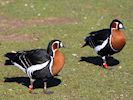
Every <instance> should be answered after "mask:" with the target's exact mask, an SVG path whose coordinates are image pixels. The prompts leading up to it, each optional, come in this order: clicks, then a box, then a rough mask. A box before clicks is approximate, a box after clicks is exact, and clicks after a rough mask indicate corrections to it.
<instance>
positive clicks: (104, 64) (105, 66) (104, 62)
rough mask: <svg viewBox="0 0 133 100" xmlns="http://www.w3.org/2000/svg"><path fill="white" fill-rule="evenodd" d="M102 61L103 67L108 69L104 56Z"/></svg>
mask: <svg viewBox="0 0 133 100" xmlns="http://www.w3.org/2000/svg"><path fill="white" fill-rule="evenodd" d="M102 60H103V67H104V68H106V69H107V68H108V64H107V61H106V56H103V57H102Z"/></svg>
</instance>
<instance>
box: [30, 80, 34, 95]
mask: <svg viewBox="0 0 133 100" xmlns="http://www.w3.org/2000/svg"><path fill="white" fill-rule="evenodd" d="M34 81H35V80H33V79H30V85H29V92H30V93H31V92H32V90H33V83H34Z"/></svg>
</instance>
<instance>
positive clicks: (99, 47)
mask: <svg viewBox="0 0 133 100" xmlns="http://www.w3.org/2000/svg"><path fill="white" fill-rule="evenodd" d="M107 43H108V38H107V39H106V40H105V41H104V42H103V43H102V45H98V46H96V47H95V48H94V51H95V52H96V53H97V52H98V51H100V50H101V49H103V48H104V47H105V46H106V44H107Z"/></svg>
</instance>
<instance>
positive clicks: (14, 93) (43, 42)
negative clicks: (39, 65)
mask: <svg viewBox="0 0 133 100" xmlns="http://www.w3.org/2000/svg"><path fill="white" fill-rule="evenodd" d="M132 5H133V2H132V1H131V0H125V1H124V0H100V1H96V0H9V1H8V0H0V35H7V36H8V35H10V34H18V35H19V34H20V35H23V34H27V35H28V36H30V35H34V34H35V38H37V40H34V39H33V40H32V41H23V40H17V41H14V40H12V39H11V38H10V39H9V40H5V41H4V40H0V49H1V50H0V73H1V74H0V99H1V100H18V99H19V100H25V99H27V98H28V99H29V100H36V99H38V100H42V99H45V100H132V99H133V79H132V77H133V67H132V64H133V62H132V59H133V56H132V49H133V47H132V45H133V42H132V41H133V38H132V37H133V34H132V31H133V29H132V26H133V23H132V21H133V19H132V18H133V12H132ZM48 18H51V19H52V20H55V19H56V22H54V21H53V22H51V23H53V24H48V23H42V24H36V23H35V22H32V21H31V22H30V20H33V21H34V20H42V19H44V20H45V21H46V20H47V19H48ZM61 18H68V19H73V20H76V22H73V21H72V22H71V23H70V22H69V23H67V22H66V21H64V23H60V22H59V21H60V19H61ZM115 18H119V19H120V20H122V22H123V23H124V25H125V27H126V30H124V33H125V36H126V39H127V44H126V46H125V47H124V49H123V50H122V51H121V52H120V53H118V54H115V55H113V57H114V58H115V59H117V60H118V61H119V62H120V63H119V64H118V65H114V66H113V69H112V70H106V69H103V68H100V67H98V65H95V64H92V63H88V62H85V61H80V60H81V57H95V56H96V54H95V53H93V51H92V50H91V48H89V47H86V48H83V49H81V48H80V47H81V45H82V44H83V38H84V37H85V36H87V34H88V33H89V32H91V31H95V30H99V29H102V28H108V27H109V24H110V22H111V21H112V20H113V19H115ZM68 19H67V20H68ZM16 20H17V21H16ZM12 21H14V23H13V22H12ZM21 21H23V22H21ZM27 22H30V23H29V24H27ZM18 23H20V24H22V25H20V24H18ZM18 25H20V26H19V27H17V26H18ZM12 26H15V27H14V28H13V27H12ZM55 38H57V39H60V40H62V41H63V43H64V45H65V46H66V48H65V49H61V51H62V52H63V53H64V55H65V59H66V63H65V66H64V69H63V70H62V71H61V73H60V76H57V77H56V78H57V79H60V80H61V83H60V84H59V85H58V86H53V87H50V88H49V90H51V91H54V94H52V95H44V94H41V93H39V94H29V93H28V88H27V87H26V86H25V85H21V84H18V83H16V82H4V81H5V78H14V77H27V75H26V74H24V73H23V72H21V71H20V70H19V69H17V68H15V67H13V66H5V65H3V63H4V60H5V58H4V57H3V54H5V53H6V52H9V51H12V50H23V49H24V50H28V49H33V48H40V47H41V48H46V47H47V44H48V42H49V41H50V40H51V39H55ZM34 91H36V92H41V91H42V88H37V89H35V90H34Z"/></svg>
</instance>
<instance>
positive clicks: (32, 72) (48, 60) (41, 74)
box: [5, 40, 63, 93]
mask: <svg viewBox="0 0 133 100" xmlns="http://www.w3.org/2000/svg"><path fill="white" fill-rule="evenodd" d="M53 46H56V48H55V47H53ZM61 47H63V44H62V42H61V41H60V40H52V41H51V42H49V44H48V47H47V50H46V49H33V50H27V51H18V52H9V53H6V54H5V57H7V58H8V59H9V60H10V61H11V62H12V64H14V65H15V66H17V67H18V68H19V69H21V70H22V71H23V72H25V73H26V74H27V75H28V76H29V78H30V82H31V85H30V86H29V90H32V88H33V82H34V81H35V80H36V79H42V80H43V81H44V82H46V81H47V80H48V79H49V78H52V77H53V76H54V75H53V73H52V66H53V59H54V55H55V54H54V53H55V50H57V49H58V48H61ZM53 48H54V49H53ZM44 91H45V93H46V83H45V84H44Z"/></svg>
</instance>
